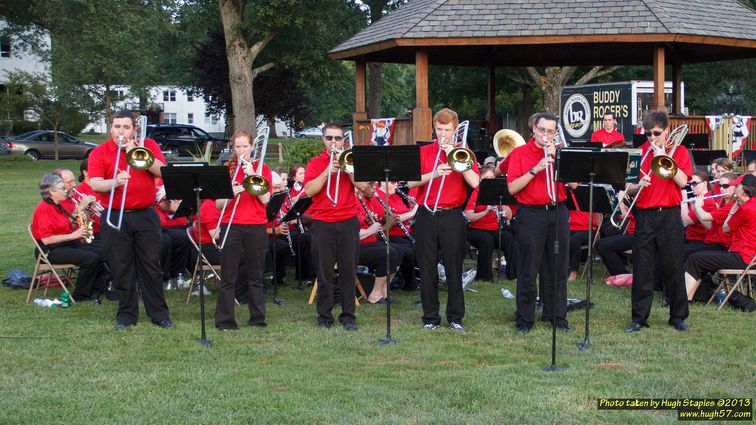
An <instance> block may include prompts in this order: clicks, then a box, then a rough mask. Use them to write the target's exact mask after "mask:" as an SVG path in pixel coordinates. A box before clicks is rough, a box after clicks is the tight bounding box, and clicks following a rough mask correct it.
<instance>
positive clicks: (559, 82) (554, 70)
mask: <svg viewBox="0 0 756 425" xmlns="http://www.w3.org/2000/svg"><path fill="white" fill-rule="evenodd" d="M619 68H620V67H619V66H610V67H603V66H594V67H593V68H591V69H590V70H588V72H586V73H585V74H583V75H582V76H581V77H580V78H578V79H577V81H575V82H574V84H577V85H579V84H587V83H588V82H589V81H591V80H593V79H594V78H598V77H600V76H602V75H607V74H611V73H612V72H614V71H616V70H617V69H619ZM578 69H579V68H578V67H576V66H550V67H547V68H545V69H543V71H541V70H539V69H538V68H536V67H532V66H528V67H526V68H525V74H526V75H527V77H528V78H529V81H527V80H526V81H523V82H526V83H527V84H530V85H532V86H533V87H535V88H536V89H538V90H539V92H540V94H541V108H542V109H543V110H544V111H547V112H552V113H554V114H559V94H560V93H561V91H562V87H564V86H565V85H567V83H568V82H569V81H570V79H572V78H573V77H574V75H575V73H576V72H577V71H578Z"/></svg>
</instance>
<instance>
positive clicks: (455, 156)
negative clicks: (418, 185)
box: [423, 121, 475, 214]
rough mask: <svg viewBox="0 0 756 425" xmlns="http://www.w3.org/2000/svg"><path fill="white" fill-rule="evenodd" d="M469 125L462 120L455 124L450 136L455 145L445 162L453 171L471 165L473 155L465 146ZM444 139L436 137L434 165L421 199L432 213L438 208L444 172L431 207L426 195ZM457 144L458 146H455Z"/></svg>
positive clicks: (429, 188)
mask: <svg viewBox="0 0 756 425" xmlns="http://www.w3.org/2000/svg"><path fill="white" fill-rule="evenodd" d="M469 127H470V121H462V122H461V123H459V125H457V129H456V130H454V135H452V137H453V138H454V140H453V142H452V143H453V144H454V146H456V147H455V148H454V149H452V150H451V151H450V152H449V155H447V156H446V162H447V163H448V164H449V166H450V167H451V169H452V170H453V171H456V172H458V173H464V172H465V171H467V170H469V169H471V168H472V167H473V161H474V159H473V158H474V157H475V156H474V155H473V152H472V151H471V150H470V149H468V148H467V129H468V128H469ZM445 141H446V140H445V139H444V138H443V137H442V138H440V139H438V153H436V160H435V161H434V164H435V165H434V166H433V171H432V172H431V179H430V180H429V181H428V186H427V187H426V188H425V199H424V200H423V206H424V207H425V208H426V209H427V210H428V211H430V212H431V213H432V214H435V213H436V211H437V210H438V200H439V199H440V198H441V193H442V192H443V190H444V181H445V180H446V174H444V175H443V176H441V183H439V185H438V190H437V191H436V202H435V203H434V204H433V208H431V207H430V206H429V205H428V196H429V195H430V192H431V187H432V186H433V180H434V177H433V176H434V175H435V174H436V170H438V166H439V165H441V164H440V163H439V160H440V159H441V152H444V143H445ZM458 144H459V146H457V145H458Z"/></svg>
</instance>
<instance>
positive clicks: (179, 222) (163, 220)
mask: <svg viewBox="0 0 756 425" xmlns="http://www.w3.org/2000/svg"><path fill="white" fill-rule="evenodd" d="M155 211H157V214H158V217H160V227H162V228H167V227H185V226H186V217H177V218H171V214H173V213H172V212H170V211H163V210H162V209H160V205H156V206H155ZM236 213H237V214H238V213H239V211H237V212H236Z"/></svg>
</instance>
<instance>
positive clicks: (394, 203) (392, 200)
mask: <svg viewBox="0 0 756 425" xmlns="http://www.w3.org/2000/svg"><path fill="white" fill-rule="evenodd" d="M379 197H380V198H381V201H385V200H386V194H385V193H384V192H383V191H382V190H380V189H378V188H376V189H375V197H374V198H379ZM376 203H378V200H377V199H376ZM380 207H381V208H383V206H382V205H380ZM389 208H391V211H392V212H393V213H394V214H396V215H402V214H406V213H408V212H409V211H410V209H409V208H408V207H407V205H406V204H405V203H404V201H403V200H402V197H401V196H399V195H397V194H396V193H395V194H393V195H391V196H389ZM383 215H385V214H383V213H382V214H381V216H383ZM402 224H404V227H406V228H407V231H409V232H410V234H412V228H410V224H411V223H410V221H409V220H407V221H404V222H402ZM389 236H406V235H405V234H404V232H402V229H400V228H399V226H398V225H397V226H392V227H391V229H390V230H389Z"/></svg>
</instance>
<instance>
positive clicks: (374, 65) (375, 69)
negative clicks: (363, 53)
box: [367, 62, 383, 118]
mask: <svg viewBox="0 0 756 425" xmlns="http://www.w3.org/2000/svg"><path fill="white" fill-rule="evenodd" d="M367 67H368V116H369V117H370V118H381V68H382V67H383V64H382V63H380V62H368V64H367Z"/></svg>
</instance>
